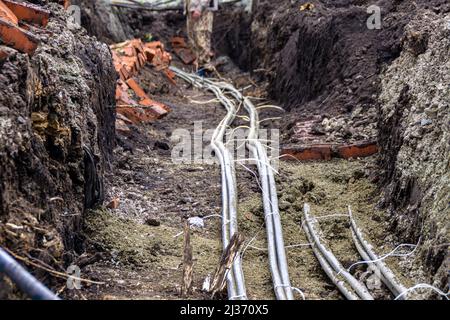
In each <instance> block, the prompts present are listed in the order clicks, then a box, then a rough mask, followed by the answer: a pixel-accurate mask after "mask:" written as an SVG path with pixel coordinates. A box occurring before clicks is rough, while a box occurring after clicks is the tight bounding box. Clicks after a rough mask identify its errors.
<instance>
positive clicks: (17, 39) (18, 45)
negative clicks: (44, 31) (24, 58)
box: [0, 19, 39, 54]
mask: <svg viewBox="0 0 450 320" xmlns="http://www.w3.org/2000/svg"><path fill="white" fill-rule="evenodd" d="M0 39H1V40H2V41H3V42H4V43H5V44H6V45H9V46H11V47H13V48H14V49H17V50H19V51H20V52H23V53H28V54H33V53H34V51H36V49H37V46H38V45H39V39H38V38H36V37H35V36H34V35H33V34H32V33H30V32H28V31H26V30H24V29H22V28H20V27H18V26H16V25H14V24H13V23H11V22H9V21H6V20H3V19H0Z"/></svg>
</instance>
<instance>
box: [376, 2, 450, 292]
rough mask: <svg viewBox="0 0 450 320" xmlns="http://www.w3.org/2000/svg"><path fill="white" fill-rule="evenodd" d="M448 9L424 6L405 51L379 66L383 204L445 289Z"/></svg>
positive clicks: (449, 165) (449, 156) (449, 190)
mask: <svg viewBox="0 0 450 320" xmlns="http://www.w3.org/2000/svg"><path fill="white" fill-rule="evenodd" d="M449 52H450V14H446V15H438V14H436V13H434V12H431V11H429V10H421V11H419V12H418V13H417V15H416V17H415V18H414V19H413V20H412V21H411V22H410V23H409V24H408V25H407V26H406V28H405V36H404V38H403V41H402V53H401V55H400V57H399V58H398V59H396V60H395V61H394V62H393V63H392V64H391V65H390V66H389V67H388V68H387V69H386V71H385V72H383V73H382V75H381V78H382V83H381V88H382V90H381V95H380V97H379V99H380V105H381V109H380V110H381V112H380V115H381V116H380V122H379V126H380V139H379V141H380V146H381V148H382V153H381V161H380V162H381V168H383V169H384V172H383V184H384V185H385V189H384V191H385V194H384V200H383V205H384V207H386V208H387V209H388V210H389V211H390V214H391V222H392V230H393V231H394V232H395V233H396V234H397V235H399V237H400V239H402V241H404V242H409V243H417V242H420V243H421V246H420V256H421V261H422V262H423V267H424V270H425V271H426V272H427V273H428V274H429V275H431V278H430V281H431V282H434V284H435V285H437V286H438V287H440V288H444V289H445V290H444V291H448V289H449V288H448V286H449V275H448V270H449V268H450V264H449V263H450V256H449V251H448V242H449V238H450V232H449V218H450V206H449V196H450V170H449V169H450V127H449V126H450V113H449V110H450V92H449V90H448V86H449V84H450V59H449Z"/></svg>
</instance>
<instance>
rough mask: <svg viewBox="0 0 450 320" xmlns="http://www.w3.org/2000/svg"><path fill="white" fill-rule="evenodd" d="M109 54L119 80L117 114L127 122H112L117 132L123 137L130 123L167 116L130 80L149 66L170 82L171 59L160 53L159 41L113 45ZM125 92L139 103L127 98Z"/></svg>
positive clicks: (136, 40)
mask: <svg viewBox="0 0 450 320" xmlns="http://www.w3.org/2000/svg"><path fill="white" fill-rule="evenodd" d="M111 50H112V55H113V60H114V67H115V69H116V71H117V72H118V73H119V76H120V79H119V80H118V81H117V87H116V101H117V112H118V113H119V114H121V115H122V116H123V117H125V118H126V119H127V121H125V120H124V119H119V121H117V122H116V124H117V127H116V129H117V131H118V132H121V133H124V134H127V133H128V132H129V131H128V130H127V126H128V124H130V123H133V124H138V123H148V122H152V121H154V120H156V119H159V118H162V117H163V116H165V115H167V113H168V112H170V109H169V108H168V107H167V106H166V105H164V104H162V103H159V102H156V101H154V100H152V99H150V97H149V96H148V95H147V94H146V93H145V91H144V89H142V87H141V86H140V85H139V84H138V83H137V81H136V79H135V78H134V77H135V76H136V75H138V74H139V71H140V70H141V69H142V68H143V67H144V66H145V64H146V63H147V62H149V63H150V64H152V65H153V66H154V67H155V68H157V69H158V70H160V71H163V72H164V73H165V74H166V75H167V76H168V77H169V79H170V80H171V81H173V77H171V76H170V74H169V73H168V71H167V70H168V66H169V65H170V62H171V61H172V57H171V56H170V54H169V53H167V52H166V51H164V45H163V44H162V43H161V42H159V41H153V42H149V43H143V42H142V41H141V40H140V39H133V40H129V41H125V42H122V43H118V44H114V45H112V46H111ZM129 89H131V90H132V92H134V94H135V95H136V97H137V98H139V99H138V100H139V101H137V100H135V99H133V98H132V97H131V96H130V92H129ZM129 122H130V123H129Z"/></svg>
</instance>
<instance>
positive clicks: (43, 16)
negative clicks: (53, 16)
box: [0, 0, 50, 27]
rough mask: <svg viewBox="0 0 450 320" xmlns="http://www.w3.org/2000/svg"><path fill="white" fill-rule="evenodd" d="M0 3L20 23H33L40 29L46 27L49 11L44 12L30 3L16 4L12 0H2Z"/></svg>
mask: <svg viewBox="0 0 450 320" xmlns="http://www.w3.org/2000/svg"><path fill="white" fill-rule="evenodd" d="M2 1H3V2H4V4H5V5H6V6H7V7H8V8H9V9H10V10H11V11H12V12H14V15H15V16H16V17H17V18H18V19H19V20H20V21H25V22H28V23H33V24H36V25H39V26H41V27H45V26H47V24H48V19H49V18H50V11H48V10H44V9H42V8H41V7H39V6H37V5H35V4H32V3H26V2H17V1H13V0H2ZM0 6H1V2H0Z"/></svg>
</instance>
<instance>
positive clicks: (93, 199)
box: [0, 3, 117, 298]
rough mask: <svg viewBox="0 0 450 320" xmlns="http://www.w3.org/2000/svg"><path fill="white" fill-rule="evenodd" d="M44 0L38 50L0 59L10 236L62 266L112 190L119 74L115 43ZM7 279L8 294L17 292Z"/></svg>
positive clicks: (1, 201)
mask: <svg viewBox="0 0 450 320" xmlns="http://www.w3.org/2000/svg"><path fill="white" fill-rule="evenodd" d="M44 5H45V7H46V8H47V9H49V10H50V11H51V18H50V21H49V24H48V26H47V27H46V28H45V30H42V31H39V36H40V37H41V38H42V41H41V44H40V45H39V47H38V49H37V51H36V53H35V54H34V55H33V56H32V57H30V56H28V55H26V54H21V53H19V52H15V53H13V54H12V55H11V56H9V57H8V58H7V59H5V60H2V61H0V83H1V85H0V221H1V222H0V245H2V246H4V247H6V248H8V249H9V250H11V251H12V252H14V253H15V254H17V255H19V256H21V257H27V258H28V259H38V260H39V261H41V262H42V263H45V264H47V265H50V266H55V268H59V267H60V266H64V265H66V266H67V264H69V263H71V262H73V261H74V260H76V259H77V257H78V255H79V254H81V253H82V252H83V241H82V237H81V236H80V233H79V231H80V230H81V226H82V222H83V217H84V212H85V210H86V209H88V208H90V207H93V206H95V205H96V204H98V203H100V202H101V201H102V198H103V193H104V192H103V187H102V185H103V182H102V180H103V173H104V172H105V170H107V169H108V163H110V162H111V160H112V159H111V157H112V149H113V147H114V144H115V129H114V123H115V107H114V106H115V96H114V93H115V83H116V77H117V75H116V73H115V71H114V67H113V64H112V58H111V53H110V51H109V48H108V46H107V45H105V44H102V43H100V42H97V41H96V40H95V39H94V38H92V37H89V36H88V35H87V33H86V31H85V30H84V29H82V28H72V29H71V28H69V25H68V24H67V16H66V13H65V12H64V10H63V9H62V7H61V6H59V5H56V4H45V3H44ZM36 261H37V260H36ZM25 265H27V264H25ZM33 272H34V273H35V274H36V275H37V276H38V278H40V279H41V280H43V281H44V282H45V283H46V284H49V285H50V286H52V285H53V284H54V281H55V280H54V278H52V277H50V276H49V275H48V273H45V272H41V271H39V269H34V270H33ZM0 286H1V287H2V290H0V293H1V295H3V296H2V297H0V298H5V297H14V290H13V287H12V286H8V285H7V282H3V281H1V280H0ZM5 286H6V288H5Z"/></svg>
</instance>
